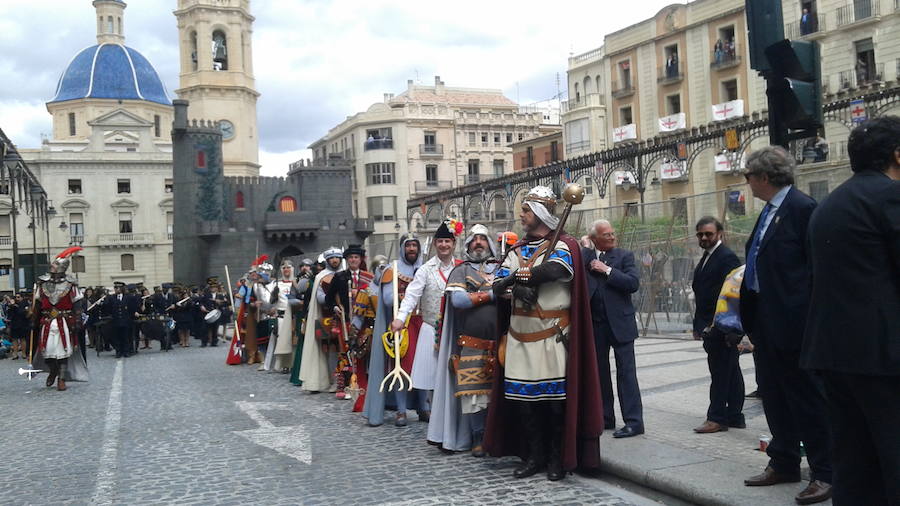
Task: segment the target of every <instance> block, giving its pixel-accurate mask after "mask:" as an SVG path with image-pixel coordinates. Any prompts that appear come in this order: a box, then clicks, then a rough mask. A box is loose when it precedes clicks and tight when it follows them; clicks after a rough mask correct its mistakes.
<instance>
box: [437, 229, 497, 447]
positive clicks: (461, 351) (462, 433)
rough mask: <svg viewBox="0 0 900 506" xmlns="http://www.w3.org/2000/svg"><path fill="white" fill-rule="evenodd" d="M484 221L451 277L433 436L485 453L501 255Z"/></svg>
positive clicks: (446, 443)
mask: <svg viewBox="0 0 900 506" xmlns="http://www.w3.org/2000/svg"><path fill="white" fill-rule="evenodd" d="M496 256H497V255H496V250H495V249H494V244H493V243H492V241H491V239H490V233H489V232H488V229H487V227H485V226H484V225H475V226H474V227H472V229H471V231H470V234H469V237H468V238H467V239H466V260H465V261H464V262H463V263H462V264H460V265H459V266H458V267H457V268H455V269H453V272H451V273H450V277H449V278H448V280H447V292H446V295H445V308H444V325H443V329H442V332H441V349H440V351H439V352H438V367H437V371H436V378H435V388H434V402H433V403H432V411H431V421H430V422H429V423H428V440H429V441H433V442H435V443H440V444H441V448H442V449H444V450H445V451H464V450H468V449H470V448H471V450H472V455H474V456H476V457H484V455H485V453H484V449H483V448H482V439H483V437H484V422H485V419H486V418H487V409H488V401H489V400H490V393H491V385H492V384H493V381H492V380H493V372H494V369H495V367H496V360H497V359H496V357H497V305H496V304H495V302H494V292H493V290H492V285H493V281H494V271H495V270H496V268H497V264H496V263H492V262H490V260H492V259H494V258H495V257H496Z"/></svg>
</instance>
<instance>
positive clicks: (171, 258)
mask: <svg viewBox="0 0 900 506" xmlns="http://www.w3.org/2000/svg"><path fill="white" fill-rule="evenodd" d="M174 269H175V255H174V254H173V253H172V252H171V251H170V252H169V270H170V271H171V270H174Z"/></svg>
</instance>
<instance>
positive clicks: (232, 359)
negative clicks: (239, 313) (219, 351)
mask: <svg viewBox="0 0 900 506" xmlns="http://www.w3.org/2000/svg"><path fill="white" fill-rule="evenodd" d="M225 283H227V285H226V286H227V287H228V297H230V298H231V307H232V311H231V318H230V320H231V323H232V324H234V336H233V337H232V338H231V347H230V348H228V357H227V358H226V359H225V363H226V364H228V365H240V363H241V343H242V342H243V340H242V339H241V329H240V325H238V322H237V320H236V319H235V312H234V311H233V308H234V292H233V287H232V285H231V275H230V273H229V272H228V266H227V265H226V266H225Z"/></svg>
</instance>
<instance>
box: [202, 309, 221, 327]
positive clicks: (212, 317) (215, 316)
mask: <svg viewBox="0 0 900 506" xmlns="http://www.w3.org/2000/svg"><path fill="white" fill-rule="evenodd" d="M221 317H222V312H221V311H219V310H218V309H213V310H212V311H210V312H208V313H206V316H204V317H203V320H204V321H206V323H210V324H212V323H216V322H218V321H219V318H221Z"/></svg>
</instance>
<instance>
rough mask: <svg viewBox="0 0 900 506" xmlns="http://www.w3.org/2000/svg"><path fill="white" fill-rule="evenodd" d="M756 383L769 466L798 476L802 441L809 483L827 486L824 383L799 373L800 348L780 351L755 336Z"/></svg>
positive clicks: (828, 448) (828, 447) (828, 442)
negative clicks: (766, 432)
mask: <svg viewBox="0 0 900 506" xmlns="http://www.w3.org/2000/svg"><path fill="white" fill-rule="evenodd" d="M753 342H754V351H753V359H754V361H755V362H756V381H757V384H758V386H759V395H760V396H761V397H762V404H763V411H764V412H765V414H766V421H767V422H768V423H769V430H770V431H771V432H772V441H771V442H770V443H769V447H768V449H767V450H766V453H767V454H768V455H769V465H771V466H772V468H773V469H775V470H776V471H778V472H779V473H782V474H785V475H797V476H799V474H800V442H801V441H803V445H804V447H805V448H806V460H807V462H809V468H810V470H811V471H812V479H814V480H822V481H824V482H826V483H831V434H830V430H829V426H828V418H827V416H828V415H827V408H826V405H825V395H824V394H823V390H822V385H821V383H820V382H819V381H818V379H817V378H814V377H813V376H812V375H811V374H810V373H809V372H807V371H805V370H803V369H800V350H782V349H778V348H775V347H774V346H772V345H771V344H770V343H767V342H766V340H765V338H764V337H763V338H759V337H757V336H754V340H753Z"/></svg>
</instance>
